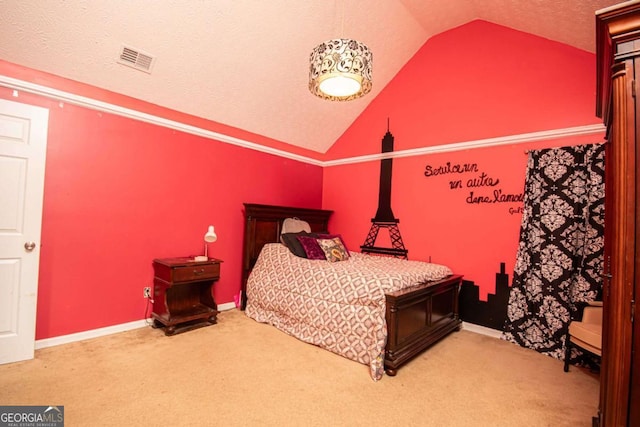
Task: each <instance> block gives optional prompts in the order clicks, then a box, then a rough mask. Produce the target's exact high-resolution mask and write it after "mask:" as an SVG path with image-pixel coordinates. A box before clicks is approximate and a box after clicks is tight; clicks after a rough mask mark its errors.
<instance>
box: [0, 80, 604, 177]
mask: <svg viewBox="0 0 640 427" xmlns="http://www.w3.org/2000/svg"><path fill="white" fill-rule="evenodd" d="M0 86H3V87H6V88H9V89H13V90H17V91H24V92H28V93H32V94H35V95H40V96H43V97H46V98H50V99H54V100H56V101H60V102H65V103H69V104H73V105H78V106H81V107H85V108H89V109H91V110H96V111H101V112H105V113H109V114H115V115H118V116H122V117H127V118H130V119H133V120H138V121H142V122H146V123H150V124H153V125H157V126H162V127H165V128H169V129H173V130H177V131H180V132H185V133H188V134H192V135H196V136H200V137H203V138H207V139H212V140H215V141H220V142H224V143H227V144H232V145H236V146H239V147H243V148H247V149H249V150H255V151H260V152H263V153H268V154H273V155H275V156H279V157H284V158H287V159H290V160H295V161H299V162H303V163H308V164H311V165H315V166H320V167H331V166H341V165H349V164H354V163H363V162H373V161H377V160H382V159H390V158H401V157H414V156H424V155H428V154H436V153H445V152H451V151H460V150H470V149H475V148H486V147H495V146H500V145H512V144H523V143H527V142H536V141H544V140H551V139H558V138H567V137H573V136H582V135H597V134H601V133H604V131H605V126H604V125H603V124H592V125H585V126H576V127H570V128H563V129H554V130H546V131H540V132H531V133H523V134H519V135H508V136H500V137H496V138H487V139H479V140H474V141H466V142H457V143H452V144H442V145H434V146H430V147H422V148H414V149H410V150H400V151H393V152H390V153H379V154H370V155H364V156H356V157H347V158H343V159H337V160H328V161H321V160H316V159H312V158H310V157H306V156H301V155H298V154H293V153H289V152H287V151H284V150H279V149H276V148H271V147H267V146H264V145H261V144H258V143H255V142H251V141H247V140H244V139H240V138H236V137H233V136H229V135H225V134H222V133H219V132H213V131H210V130H207V129H202V128H199V127H196V126H191V125H188V124H185V123H181V122H177V121H174V120H168V119H165V118H162V117H158V116H154V115H152V114H147V113H143V112H141V111H137V110H133V109H130V108H125V107H121V106H119V105H115V104H109V103H107V102H103V101H99V100H96V99H92V98H88V97H84V96H80V95H76V94H73V93H69V92H64V91H61V90H57V89H53V88H50V87H47V86H42V85H38V84H35V83H31V82H26V81H23V80H19V79H15V78H12V77H8V76H4V75H0Z"/></svg>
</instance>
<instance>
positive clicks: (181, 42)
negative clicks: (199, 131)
mask: <svg viewBox="0 0 640 427" xmlns="http://www.w3.org/2000/svg"><path fill="white" fill-rule="evenodd" d="M616 3H619V2H618V1H611V0H335V1H331V0H304V1H301V0H268V1H263V0H86V1H81V0H29V1H24V0H0V40H2V43H0V59H4V60H6V61H9V62H13V63H16V64H19V65H24V66H27V67H30V68H35V69H38V70H42V71H46V72H49V73H52V74H56V75H59V76H62V77H65V78H68V79H72V80H76V81H80V82H83V83H88V84H91V85H93V86H97V87H100V88H103V89H107V90H111V91H114V92H118V93H122V94H125V95H128V96H132V97H134V98H138V99H141V100H144V101H148V102H151V103H154V104H158V105H161V106H164V107H168V108H171V109H175V110H179V111H182V112H185V113H189V114H192V115H195V116H199V117H203V118H206V119H210V120H213V121H216V122H219V123H223V124H226V125H229V126H234V127H238V128H241V129H244V130H247V131H250V132H253V133H257V134H260V135H263V136H266V137H269V138H273V139H276V140H279V141H282V142H286V143H289V144H292V145H295V146H299V147H304V148H308V149H311V150H314V151H317V152H320V153H323V152H325V151H327V150H328V149H329V148H330V147H331V145H332V144H333V143H334V142H335V140H336V139H338V138H339V137H340V135H341V134H342V133H343V132H344V131H345V130H346V129H347V128H348V126H349V125H350V124H351V123H352V122H353V121H354V120H355V119H356V118H357V117H358V115H359V114H360V113H361V112H362V110H363V109H364V108H365V107H366V106H367V104H368V103H369V102H371V100H372V99H373V98H375V96H376V95H377V94H378V93H379V92H380V90H382V89H383V88H384V86H385V85H386V84H387V83H388V82H389V80H391V79H392V78H393V77H394V76H395V74H396V73H397V72H398V71H399V70H400V68H402V66H403V65H404V64H405V63H406V62H407V61H408V60H409V59H410V58H411V57H412V56H413V54H414V53H415V52H416V51H417V50H418V49H419V48H420V47H421V46H422V45H423V44H424V43H425V42H426V41H427V40H428V39H429V38H430V37H432V36H433V35H435V34H438V33H440V32H442V31H446V30H448V29H451V28H454V27H457V26H459V25H462V24H465V23H467V22H469V21H472V20H475V19H483V20H486V21H489V22H493V23H496V24H500V25H503V26H507V27H511V28H514V29H517V30H521V31H526V32H529V33H532V34H536V35H539V36H542V37H545V38H548V39H552V40H556V41H559V42H562V43H566V44H569V45H572V46H575V47H577V48H580V49H584V50H587V51H591V52H593V51H594V49H595V47H594V46H595V29H594V23H595V17H594V12H595V11H596V10H598V9H601V8H604V7H608V6H611V5H613V4H616ZM336 37H347V38H354V39H358V40H360V41H362V42H364V43H366V44H367V45H368V46H369V48H370V49H371V50H372V52H373V54H374V60H373V82H374V86H373V90H372V91H371V93H369V94H368V95H367V96H365V97H364V98H362V99H358V100H355V101H349V102H332V101H326V100H322V99H319V98H316V97H314V96H313V95H311V94H310V93H309V91H308V89H307V78H308V58H309V54H310V52H311V50H312V49H313V47H315V46H316V45H317V44H319V43H321V42H323V41H325V40H328V39H331V38H336ZM123 44H125V45H128V46H131V47H134V48H137V49H140V50H141V51H144V52H146V53H148V54H151V55H153V56H154V57H156V61H155V65H154V68H153V70H152V72H151V73H150V74H148V73H145V72H141V71H137V70H135V69H133V68H130V67H126V66H123V65H121V64H119V63H118V62H117V58H118V54H119V51H120V49H121V46H122V45H123Z"/></svg>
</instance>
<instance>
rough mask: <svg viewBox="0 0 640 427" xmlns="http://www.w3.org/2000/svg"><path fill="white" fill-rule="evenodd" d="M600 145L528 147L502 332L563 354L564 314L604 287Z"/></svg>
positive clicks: (570, 314)
mask: <svg viewBox="0 0 640 427" xmlns="http://www.w3.org/2000/svg"><path fill="white" fill-rule="evenodd" d="M603 255H604V144H590V145H580V146H574V147H563V148H553V149H544V150H536V151H531V152H530V153H529V159H528V163H527V176H526V182H525V198H524V213H523V216H522V223H521V228H520V245H519V248H518V254H517V259H516V266H515V269H514V275H513V284H512V287H511V291H510V294H509V305H508V309H507V320H506V322H505V326H504V332H503V338H504V339H506V340H508V341H512V342H514V343H517V344H519V345H521V346H523V347H528V348H531V349H534V350H536V351H538V352H540V353H544V354H547V355H549V356H552V357H555V358H557V359H563V358H564V340H565V334H566V332H567V328H568V324H569V321H570V320H571V319H572V318H573V317H574V316H575V315H576V312H577V307H578V306H579V305H580V303H581V302H589V301H593V300H595V299H596V298H597V297H598V296H599V295H600V293H601V288H602V279H601V274H602V262H603Z"/></svg>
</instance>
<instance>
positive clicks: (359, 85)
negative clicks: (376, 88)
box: [309, 39, 373, 101]
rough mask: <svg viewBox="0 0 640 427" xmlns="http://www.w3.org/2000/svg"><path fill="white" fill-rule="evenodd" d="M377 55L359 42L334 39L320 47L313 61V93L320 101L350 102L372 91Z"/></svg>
mask: <svg viewBox="0 0 640 427" xmlns="http://www.w3.org/2000/svg"><path fill="white" fill-rule="evenodd" d="M372 61H373V54H372V53H371V51H370V50H369V48H368V47H367V46H366V45H365V44H364V43H361V42H359V41H356V40H351V39H333V40H328V41H326V42H324V43H321V44H319V45H318V46H316V48H315V49H313V51H312V52H311V57H310V58H309V62H310V65H309V90H310V91H311V93H313V94H314V95H316V96H319V97H320V98H324V99H329V100H332V101H349V100H351V99H356V98H360V97H361V96H363V95H366V94H367V93H369V92H370V91H371V86H372V83H371V66H372Z"/></svg>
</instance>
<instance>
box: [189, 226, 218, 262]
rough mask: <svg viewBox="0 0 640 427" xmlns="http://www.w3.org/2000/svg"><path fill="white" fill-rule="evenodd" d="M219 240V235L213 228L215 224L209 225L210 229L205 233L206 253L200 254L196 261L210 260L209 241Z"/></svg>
mask: <svg viewBox="0 0 640 427" xmlns="http://www.w3.org/2000/svg"><path fill="white" fill-rule="evenodd" d="M216 240H218V236H217V235H216V232H215V231H214V229H213V225H210V226H209V229H208V230H207V232H206V233H205V235H204V255H198V256H196V257H195V258H194V261H209V254H208V252H209V247H208V246H209V243H213V242H215V241H216Z"/></svg>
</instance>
